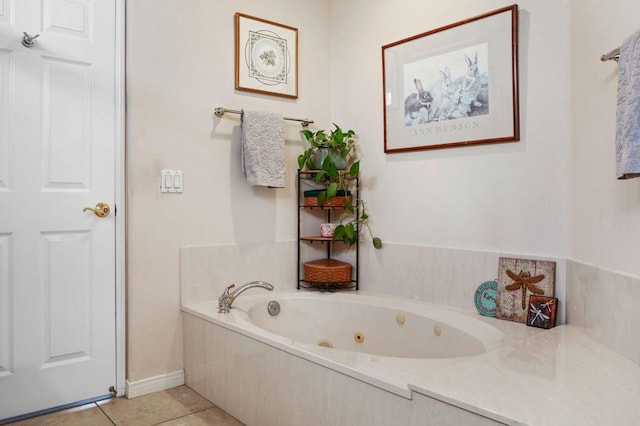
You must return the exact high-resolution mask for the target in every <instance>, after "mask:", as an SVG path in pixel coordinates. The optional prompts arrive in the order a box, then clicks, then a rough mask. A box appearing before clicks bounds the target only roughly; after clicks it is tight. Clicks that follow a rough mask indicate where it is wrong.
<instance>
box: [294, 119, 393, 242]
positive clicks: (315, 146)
mask: <svg viewBox="0 0 640 426" xmlns="http://www.w3.org/2000/svg"><path fill="white" fill-rule="evenodd" d="M333 126H334V128H333V129H332V130H331V131H330V132H329V133H327V132H326V131H325V130H318V131H316V132H311V131H310V130H307V129H305V130H301V131H300V133H302V135H303V136H304V137H305V139H306V140H307V141H308V142H309V145H310V147H309V148H307V149H306V150H305V151H304V153H303V154H301V155H300V156H298V166H299V168H300V170H302V169H304V168H305V167H306V168H307V169H310V170H313V171H316V173H315V177H314V180H315V182H316V183H319V184H323V186H324V187H325V188H324V189H322V190H320V191H318V192H317V199H318V205H319V206H322V205H323V204H324V202H325V201H330V200H332V199H333V198H334V197H335V196H336V195H344V194H346V193H347V188H346V185H347V182H348V181H350V180H351V179H354V178H356V177H358V175H359V173H360V161H359V160H356V161H353V159H354V154H355V150H356V134H355V132H354V131H353V130H346V131H344V130H342V128H340V126H338V125H337V124H335V123H333ZM350 162H351V164H349V163H350ZM347 167H348V169H347ZM342 204H343V207H344V208H345V212H344V213H343V214H342V215H341V216H340V224H339V225H338V226H337V227H336V229H335V231H334V235H333V239H334V240H343V241H344V243H345V244H346V245H347V246H350V245H352V244H354V243H355V242H356V241H357V240H358V234H359V231H360V230H361V229H363V228H367V230H368V231H369V235H370V236H371V240H372V242H373V246H374V247H375V248H381V247H382V240H381V239H380V238H378V237H374V236H373V233H372V232H371V228H369V223H368V219H369V216H368V214H367V212H366V207H365V203H364V201H363V200H357V203H356V207H354V206H353V204H352V203H351V201H350V200H349V198H348V197H344V198H343V201H342Z"/></svg>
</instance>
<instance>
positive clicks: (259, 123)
mask: <svg viewBox="0 0 640 426" xmlns="http://www.w3.org/2000/svg"><path fill="white" fill-rule="evenodd" d="M241 138H242V140H241V149H242V152H241V159H242V171H243V172H244V173H245V175H246V176H247V182H249V185H253V186H269V187H273V188H284V175H285V169H286V158H285V150H284V121H283V118H282V116H281V115H279V114H276V113H273V112H262V111H243V112H242V136H241Z"/></svg>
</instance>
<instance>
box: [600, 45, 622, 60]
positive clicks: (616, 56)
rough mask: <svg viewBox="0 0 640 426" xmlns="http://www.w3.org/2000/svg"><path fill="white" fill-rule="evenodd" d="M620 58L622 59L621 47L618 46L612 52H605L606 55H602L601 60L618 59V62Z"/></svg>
mask: <svg viewBox="0 0 640 426" xmlns="http://www.w3.org/2000/svg"><path fill="white" fill-rule="evenodd" d="M618 59H620V48H619V47H616V48H615V49H613V50H612V51H611V52H609V53H605V54H604V55H602V56H600V60H601V61H602V62H605V61H616V62H618Z"/></svg>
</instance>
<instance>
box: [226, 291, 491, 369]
mask: <svg viewBox="0 0 640 426" xmlns="http://www.w3.org/2000/svg"><path fill="white" fill-rule="evenodd" d="M269 301H276V302H278V303H279V305H280V313H279V314H278V315H277V316H271V315H270V314H269V313H268V310H267V304H268V302H269ZM237 308H238V310H237V311H236V312H237V313H238V314H239V315H238V316H241V317H242V318H243V319H248V320H249V321H250V322H252V323H253V324H254V325H256V326H258V327H259V328H261V329H263V330H265V331H266V332H270V333H273V334H276V335H279V336H282V337H285V338H288V339H290V341H291V343H292V344H293V345H298V346H303V347H308V346H307V345H319V346H328V347H331V348H334V349H339V350H346V351H352V352H361V353H364V354H370V355H381V356H384V357H396V358H457V357H462V356H471V355H478V354H481V353H484V352H486V351H488V350H492V349H495V348H496V347H498V346H500V345H501V343H502V340H503V339H502V337H503V336H502V333H501V332H499V331H498V330H497V329H495V328H494V327H491V326H489V325H487V324H484V323H482V322H480V321H478V320H476V319H473V318H470V317H468V316H465V315H462V314H460V313H457V312H454V311H452V310H448V309H444V308H442V307H438V306H435V305H427V304H424V303H411V302H410V301H407V300H401V299H397V298H395V299H394V298H382V297H374V296H365V295H362V294H353V293H335V294H310V293H285V294H273V295H271V294H264V295H261V296H260V297H256V298H254V299H252V300H247V301H246V302H245V303H241V304H238V306H237ZM325 352H327V355H328V356H330V353H331V351H325Z"/></svg>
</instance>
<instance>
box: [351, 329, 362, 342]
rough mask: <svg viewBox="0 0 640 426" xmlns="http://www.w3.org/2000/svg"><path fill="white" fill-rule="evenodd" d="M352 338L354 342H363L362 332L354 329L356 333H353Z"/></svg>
mask: <svg viewBox="0 0 640 426" xmlns="http://www.w3.org/2000/svg"><path fill="white" fill-rule="evenodd" d="M353 338H354V340H355V341H356V342H358V343H362V342H364V333H362V332H360V331H356V333H355V334H354V335H353Z"/></svg>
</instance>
